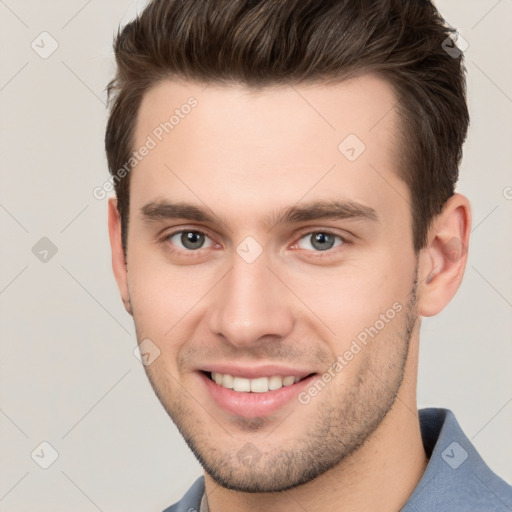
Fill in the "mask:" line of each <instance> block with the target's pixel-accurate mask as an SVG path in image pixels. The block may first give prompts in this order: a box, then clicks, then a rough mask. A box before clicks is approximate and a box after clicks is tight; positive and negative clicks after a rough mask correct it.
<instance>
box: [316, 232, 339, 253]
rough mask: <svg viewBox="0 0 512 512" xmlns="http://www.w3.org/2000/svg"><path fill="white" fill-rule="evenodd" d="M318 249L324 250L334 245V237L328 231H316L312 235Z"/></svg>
mask: <svg viewBox="0 0 512 512" xmlns="http://www.w3.org/2000/svg"><path fill="white" fill-rule="evenodd" d="M311 245H313V247H314V248H315V249H317V250H320V251H324V250H326V249H330V248H331V247H332V246H333V245H334V237H333V236H331V235H328V234H326V233H315V234H314V235H312V244H311Z"/></svg>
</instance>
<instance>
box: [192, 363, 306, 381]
mask: <svg viewBox="0 0 512 512" xmlns="http://www.w3.org/2000/svg"><path fill="white" fill-rule="evenodd" d="M200 370H201V371H203V372H216V373H222V374H227V375H232V376H233V377H243V378H246V379H257V378H258V377H272V376H275V375H279V376H281V377H291V376H293V377H300V378H301V379H302V378H304V377H307V376H308V375H310V374H312V373H315V372H312V371H311V370H304V369H300V368H291V367H289V366H282V365H275V364H265V365H260V366H242V365H239V364H237V365H233V364H229V363H225V364H221V363H219V364H207V365H205V366H203V367H201V368H200Z"/></svg>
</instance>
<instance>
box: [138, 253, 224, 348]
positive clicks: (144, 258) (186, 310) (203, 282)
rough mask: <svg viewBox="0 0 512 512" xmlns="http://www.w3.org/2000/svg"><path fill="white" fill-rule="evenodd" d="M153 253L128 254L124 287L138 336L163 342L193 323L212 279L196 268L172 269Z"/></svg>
mask: <svg viewBox="0 0 512 512" xmlns="http://www.w3.org/2000/svg"><path fill="white" fill-rule="evenodd" d="M154 252H156V251H147V253H146V252H145V251H142V250H140V249H139V250H137V249H134V250H133V251H132V253H131V254H130V255H129V267H128V285H129V289H130V296H131V300H132V305H133V308H134V316H135V323H136V325H137V326H138V327H139V329H140V331H141V335H144V336H146V337H149V338H151V337H154V338H155V339H158V340H162V341H166V340H167V339H172V338H173V337H175V336H176V333H177V332H183V330H184V328H185V327H186V326H187V325H191V322H192V323H194V320H195V319H196V318H197V315H198V313H199V312H200V311H201V304H202V303H203V302H204V298H205V297H206V296H207V292H208V290H209V289H210V288H211V287H212V285H213V283H214V282H215V281H214V280H213V281H212V279H214V278H215V275H211V274H212V272H211V269H210V270H208V269H206V268H202V267H201V266H200V265H197V266H188V267H187V266H181V267H177V266H172V265H171V264H170V263H168V262H166V261H165V259H164V258H163V257H162V255H161V254H159V255H158V256H157V257H155V255H154Z"/></svg>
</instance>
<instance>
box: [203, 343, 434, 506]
mask: <svg viewBox="0 0 512 512" xmlns="http://www.w3.org/2000/svg"><path fill="white" fill-rule="evenodd" d="M410 351H412V352H413V353H410V354H409V364H408V365H407V366H408V369H407V370H406V374H405V376H404V381H403V383H402V386H401V388H400V392H399V393H398V396H397V398H396V400H395V403H394V405H393V407H392V408H391V410H390V411H389V412H388V414H387V415H386V417H385V418H384V420H383V421H382V422H381V424H380V425H379V426H378V427H377V429H376V430H375V431H374V432H373V433H372V434H371V435H370V437H369V438H368V439H367V440H366V442H365V443H364V444H363V445H362V446H361V447H360V448H359V449H357V450H356V451H355V452H354V453H352V454H351V455H350V456H348V457H347V458H346V459H344V460H343V461H341V462H340V463H339V464H338V465H337V466H335V467H333V468H332V469H330V470H329V471H327V472H325V473H324V474H322V475H320V476H319V477H317V478H315V479H314V480H312V481H310V482H308V483H307V484H304V485H302V486H300V487H296V488H294V489H290V490H288V491H284V492H276V493H254V494H252V493H241V492H236V491H232V490H229V489H225V488H224V487H221V486H219V485H218V484H217V483H216V482H215V481H214V480H213V479H212V478H211V477H210V476H209V475H208V474H205V484H206V496H207V500H208V505H209V510H210V512H219V511H223V510H226V511H232V510H237V511H238V512H255V511H260V510H272V511H273V512H295V511H297V512H304V510H307V511H308V512H317V511H318V512H320V511H322V512H331V511H332V512H334V511H336V512H340V511H342V512H343V511H349V510H350V511H351V512H363V511H364V512H368V511H374V510H375V511H379V512H388V511H389V512H396V511H397V510H400V509H401V508H402V507H403V506H404V505H405V504H406V502H407V500H408V498H409V496H410V495H411V494H412V492H413V491H414V489H415V487H416V486H417V484H418V482H419V481H420V479H421V477H422V475H423V472H424V471H425V468H426V465H427V463H428V459H427V457H426V455H425V451H424V449H423V442H422V438H421V431H420V426H419V419H418V413H417V405H416V373H417V368H416V366H417V364H415V362H416V361H417V354H416V353H414V352H417V344H416V343H411V347H410ZM411 363H412V364H411Z"/></svg>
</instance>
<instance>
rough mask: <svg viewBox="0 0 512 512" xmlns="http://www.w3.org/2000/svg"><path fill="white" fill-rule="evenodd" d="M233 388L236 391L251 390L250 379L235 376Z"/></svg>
mask: <svg viewBox="0 0 512 512" xmlns="http://www.w3.org/2000/svg"><path fill="white" fill-rule="evenodd" d="M233 389H234V390H235V391H251V381H250V379H244V378H243V377H235V378H234V379H233Z"/></svg>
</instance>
